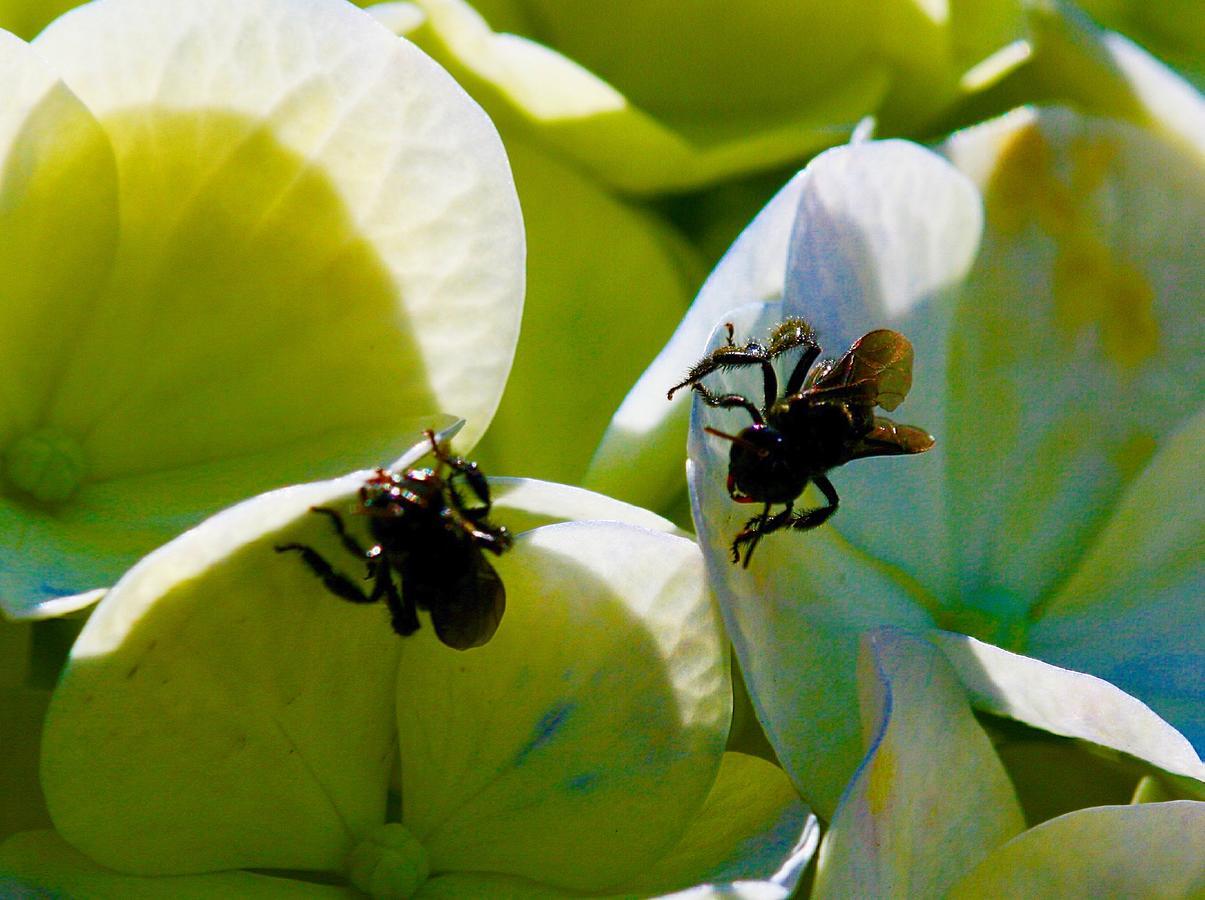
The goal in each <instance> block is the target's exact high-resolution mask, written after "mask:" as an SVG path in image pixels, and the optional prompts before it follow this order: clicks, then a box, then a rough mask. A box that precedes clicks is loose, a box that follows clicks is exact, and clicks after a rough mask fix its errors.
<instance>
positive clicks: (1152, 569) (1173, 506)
mask: <svg viewBox="0 0 1205 900" xmlns="http://www.w3.org/2000/svg"><path fill="white" fill-rule="evenodd" d="M1203 446H1205V413H1203V412H1198V413H1197V414H1196V415H1195V416H1193V417H1192V418H1191V419H1189V420H1188V421H1187V422H1185V423H1184V424H1183V426H1182V427H1181V428H1180V429H1179V430H1178V431H1176V432H1175V434H1173V435H1172V436H1171V437H1170V438H1169V439H1167V440H1166V441H1165V442H1163V443H1162V444H1161V446H1160V447H1159V449H1158V450H1157V451H1156V452H1155V455H1154V456H1153V457H1152V458H1151V460H1150V462H1149V463H1148V464H1147V466H1146V468H1144V469H1143V470H1142V472H1141V474H1139V475H1138V476H1137V477H1136V478H1135V479H1134V480H1133V481H1132V482H1131V483H1130V485H1129V486H1128V488H1127V490H1126V492H1125V494H1124V495H1123V496H1122V498H1121V501H1120V502H1119V503H1118V504H1117V508H1116V510H1115V511H1114V513H1113V517H1112V518H1111V519H1110V520H1109V523H1108V525H1106V526H1105V528H1104V530H1103V531H1102V532H1101V534H1100V535H1099V537H1098V538H1097V539H1096V542H1095V543H1094V544H1093V546H1092V548H1091V550H1090V551H1089V552H1088V554H1087V555H1086V556H1085V558H1084V560H1083V562H1082V563H1081V565H1080V566H1079V568H1078V569H1077V570H1076V572H1075V573H1074V574H1073V575H1072V576H1071V578H1069V579H1068V580H1067V582H1066V583H1065V584H1064V585H1063V586H1062V587H1061V589H1060V590H1059V591H1058V592H1057V593H1056V594H1055V595H1054V596H1053V597H1052V598H1051V599H1050V600H1049V601H1048V603H1046V604H1045V605H1044V606H1043V608H1042V615H1041V618H1040V619H1038V620H1037V621H1036V622H1035V623H1034V624H1033V625H1032V626H1031V627H1030V629H1029V633H1028V638H1027V641H1026V653H1028V654H1030V655H1032V656H1037V657H1040V658H1042V659H1044V660H1047V661H1048V662H1052V663H1055V664H1056V665H1060V666H1065V667H1067V668H1071V669H1079V670H1081V671H1084V672H1091V673H1093V674H1094V675H1098V676H1100V677H1101V678H1104V679H1106V680H1107V681H1110V682H1112V683H1113V684H1115V685H1117V686H1118V687H1119V688H1121V689H1122V690H1124V691H1127V692H1128V693H1130V694H1133V695H1134V696H1135V697H1139V698H1141V699H1142V701H1143V702H1144V703H1146V704H1148V705H1149V706H1150V707H1151V708H1152V709H1154V710H1155V712H1157V713H1158V714H1159V715H1161V716H1162V717H1163V718H1165V719H1167V720H1168V721H1169V722H1171V723H1172V724H1173V725H1175V726H1176V727H1177V728H1178V729H1179V730H1180V731H1181V732H1183V734H1184V735H1185V736H1186V737H1187V738H1188V739H1189V740H1190V741H1192V742H1193V743H1195V744H1196V745H1197V746H1198V747H1205V705H1203V704H1202V702H1201V697H1202V692H1203V691H1205V682H1203V681H1202V672H1205V650H1203V648H1202V645H1201V642H1200V640H1199V628H1200V622H1201V610H1202V605H1201V598H1202V597H1205V562H1203V561H1202V558H1201V547H1205V502H1202V500H1201V498H1200V496H1199V493H1198V492H1197V491H1196V487H1197V486H1199V485H1201V484H1205V461H1203V459H1202V456H1201V448H1202V447H1203Z"/></svg>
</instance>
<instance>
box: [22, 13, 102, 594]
mask: <svg viewBox="0 0 1205 900" xmlns="http://www.w3.org/2000/svg"><path fill="white" fill-rule="evenodd" d="M0 82H2V83H3V84H4V85H5V92H6V99H5V103H4V105H3V108H2V109H0V166H2V167H3V168H2V170H0V284H3V288H2V289H0V370H2V371H3V372H4V373H5V374H4V378H3V379H2V380H0V533H2V534H4V535H5V538H6V540H5V541H4V542H3V544H2V545H0V606H2V607H3V609H4V610H5V611H6V612H8V613H9V614H10V615H23V614H26V613H27V612H29V611H30V610H31V609H32V608H33V607H34V606H35V604H37V603H38V602H39V600H42V599H44V598H45V597H46V596H48V595H49V596H53V595H54V594H56V593H68V594H69V593H75V590H76V588H75V587H74V586H68V587H67V589H66V590H59V587H60V586H62V585H60V584H59V583H58V580H57V579H56V578H55V577H53V576H48V577H41V576H43V575H45V573H38V572H36V571H33V567H32V566H30V564H29V563H30V561H29V560H28V559H27V558H26V548H25V547H23V546H22V545H23V541H24V533H23V532H24V531H25V528H26V527H27V525H26V524H25V523H24V522H23V521H21V520H24V519H25V518H27V517H28V516H30V515H31V512H32V511H31V510H29V509H28V508H27V507H26V505H25V503H24V502H22V501H20V500H17V499H16V498H17V497H18V496H19V495H20V494H21V492H22V491H23V489H27V488H28V486H30V485H34V486H35V490H37V488H38V487H42V488H44V489H45V490H46V491H47V493H46V496H45V497H44V498H43V499H46V500H54V499H61V497H60V496H59V491H60V490H61V489H62V488H63V486H66V490H67V491H70V485H71V484H72V483H73V482H76V481H78V479H79V478H80V477H81V475H82V473H81V471H79V468H78V466H77V465H76V464H77V463H79V462H80V460H78V459H73V458H53V456H46V455H44V454H41V453H39V450H40V449H41V448H42V447H44V446H45V443H44V442H43V441H40V440H39V439H38V433H39V431H40V430H41V426H42V424H43V417H44V415H45V409H46V405H47V403H48V402H49V401H50V398H51V396H52V395H53V393H54V390H55V385H56V381H57V379H58V377H59V371H60V369H61V368H62V367H63V366H64V365H66V363H67V361H68V360H69V359H70V358H71V356H72V355H73V354H74V352H75V344H76V341H77V339H78V331H79V329H80V328H81V327H82V326H83V323H85V322H86V321H87V320H88V318H89V316H90V314H91V311H92V307H93V305H94V304H95V303H96V301H97V295H98V293H99V292H100V290H101V288H102V287H103V284H104V281H105V279H106V277H107V275H108V272H109V267H110V266H111V264H112V261H113V252H114V247H115V242H116V239H117V170H116V167H115V165H114V160H113V150H112V148H111V146H110V145H109V141H108V138H107V137H106V136H105V133H104V132H103V131H102V130H101V128H100V126H99V124H98V123H97V121H96V120H95V119H94V118H93V116H92V115H91V114H90V113H89V112H88V110H87V109H86V108H85V107H84V106H83V104H81V103H80V101H79V100H78V99H77V98H76V96H75V95H74V94H72V93H71V91H70V90H69V89H68V88H67V87H66V85H64V84H63V82H62V81H60V80H59V79H58V78H57V77H56V76H55V75H54V74H53V73H52V72H51V71H50V70H49V69H48V68H47V67H46V66H45V65H44V63H43V61H42V60H41V59H40V58H39V57H38V55H37V54H35V53H34V52H33V51H32V50H30V48H29V47H28V46H27V45H26V44H25V43H24V42H22V41H19V40H17V39H16V38H14V37H12V36H11V35H8V34H5V33H3V32H0ZM23 439H24V440H23ZM34 502H35V503H36V502H37V501H34ZM32 514H33V515H35V516H36V515H37V514H36V513H32ZM87 586H88V587H92V586H93V585H87Z"/></svg>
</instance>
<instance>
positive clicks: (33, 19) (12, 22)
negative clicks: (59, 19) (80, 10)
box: [0, 0, 80, 40]
mask: <svg viewBox="0 0 1205 900" xmlns="http://www.w3.org/2000/svg"><path fill="white" fill-rule="evenodd" d="M79 5H80V0H0V28H3V29H5V30H6V31H11V32H12V33H13V34H16V35H19V36H21V37H23V38H25V39H26V40H28V39H30V38H32V37H33V36H34V35H35V34H37V33H38V32H39V31H41V30H42V29H43V28H44V27H45V26H46V23H47V22H50V21H51V20H52V19H54V18H55V17H56V16H58V15H60V14H62V13H63V12H65V11H66V10H69V9H71V8H72V7H74V6H79Z"/></svg>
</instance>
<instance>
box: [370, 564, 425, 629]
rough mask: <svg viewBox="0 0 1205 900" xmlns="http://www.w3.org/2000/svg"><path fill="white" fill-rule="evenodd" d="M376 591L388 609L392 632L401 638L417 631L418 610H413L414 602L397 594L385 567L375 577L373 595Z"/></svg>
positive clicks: (395, 586)
mask: <svg viewBox="0 0 1205 900" xmlns="http://www.w3.org/2000/svg"><path fill="white" fill-rule="evenodd" d="M378 589H379V590H380V592H381V593H382V594H383V595H384V597H385V605H386V606H388V607H389V619H390V624H392V625H393V630H394V631H396V632H397V633H398V634H400V635H401V636H402V637H407V636H408V635H411V634H414V632H416V631H418V629H419V622H418V610H417V609H415V606H414V601H413V600H411V599H408V598H407V597H405V596H404V594H403V593H399V592H398V589H397V585H396V584H394V583H393V576H392V575H391V574H390V572H389V568H388V567H386V566H383V567H382V568H381V571H380V572H379V573H378V575H377V584H376V588H374V590H373V593H374V594H375V593H377V590H378Z"/></svg>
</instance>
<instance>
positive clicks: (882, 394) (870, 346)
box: [804, 328, 912, 410]
mask: <svg viewBox="0 0 1205 900" xmlns="http://www.w3.org/2000/svg"><path fill="white" fill-rule="evenodd" d="M911 387H912V343H911V342H910V341H909V340H908V339H907V338H906V337H904V336H903V335H902V334H900V333H899V332H898V331H891V330H890V329H887V328H880V329H878V330H876V331H870V332H867V333H866V334H864V335H862V336H861V337H860V338H858V339H857V340H856V341H854V343H853V346H852V347H850V348H849V350H848V351H847V352H846V354H845V355H844V356H842V357H841V359H839V360H838V361H837V362H836V364H834V365H833V366H831V367H830V368H829V369H828V370H827V371H824V372H822V373H821V374H820V375H819V377H817V378H816V379H815V380H814V381H813V383H812V386H811V387H810V388H808V389H807V390H806V391H804V393H806V394H807V395H808V396H809V397H812V398H814V399H816V400H820V401H823V400H833V401H834V402H840V401H844V402H855V403H864V404H866V405H868V406H881V407H882V408H883V409H886V410H892V409H895V408H896V407H897V406H899V405H900V404H901V403H902V402H904V397H906V396H907V395H908V391H909V389H911Z"/></svg>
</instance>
